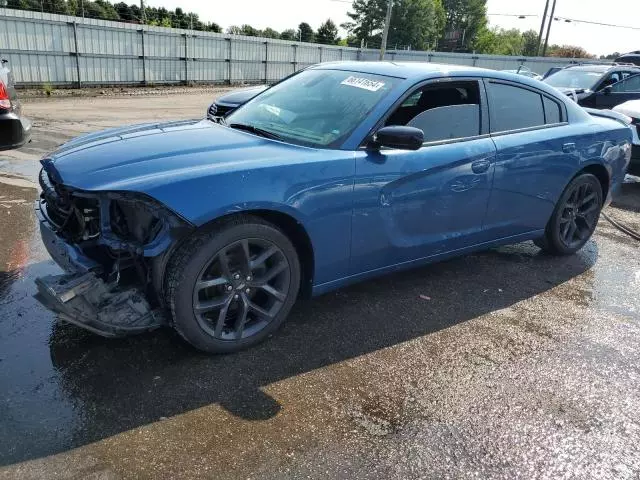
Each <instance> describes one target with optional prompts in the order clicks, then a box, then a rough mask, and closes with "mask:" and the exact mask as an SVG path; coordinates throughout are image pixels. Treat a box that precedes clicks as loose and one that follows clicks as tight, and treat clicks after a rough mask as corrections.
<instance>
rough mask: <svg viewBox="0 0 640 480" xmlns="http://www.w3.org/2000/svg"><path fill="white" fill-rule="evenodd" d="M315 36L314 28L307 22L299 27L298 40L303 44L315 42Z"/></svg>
mask: <svg viewBox="0 0 640 480" xmlns="http://www.w3.org/2000/svg"><path fill="white" fill-rule="evenodd" d="M314 36H315V34H314V33H313V28H311V25H309V24H308V23H306V22H302V23H301V24H300V25H298V39H299V40H300V41H301V42H313V40H314Z"/></svg>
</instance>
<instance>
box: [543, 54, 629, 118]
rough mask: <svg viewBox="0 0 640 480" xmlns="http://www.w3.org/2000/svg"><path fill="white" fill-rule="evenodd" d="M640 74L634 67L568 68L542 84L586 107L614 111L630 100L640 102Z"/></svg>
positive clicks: (594, 66)
mask: <svg viewBox="0 0 640 480" xmlns="http://www.w3.org/2000/svg"><path fill="white" fill-rule="evenodd" d="M638 75H640V67H638V66H636V65H632V64H624V65H610V64H609V65H601V64H585V65H571V66H569V67H565V68H563V69H561V70H558V71H557V72H555V73H553V74H551V75H549V76H548V77H547V78H545V79H544V80H543V81H544V82H545V83H548V84H549V85H551V86H552V87H555V88H557V89H558V90H560V91H562V92H563V93H565V94H566V95H568V96H569V97H571V98H573V99H574V100H575V101H576V102H578V103H579V104H580V105H582V106H583V107H589V108H597V109H611V108H613V107H615V106H616V105H619V104H621V103H624V102H627V101H629V100H635V99H640V88H637V83H638V81H637V80H638V79H637V78H636V77H637V76H638Z"/></svg>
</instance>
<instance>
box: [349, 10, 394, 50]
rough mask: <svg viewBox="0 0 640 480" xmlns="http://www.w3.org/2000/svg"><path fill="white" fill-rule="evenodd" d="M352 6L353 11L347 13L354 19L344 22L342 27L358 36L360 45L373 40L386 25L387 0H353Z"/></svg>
mask: <svg viewBox="0 0 640 480" xmlns="http://www.w3.org/2000/svg"><path fill="white" fill-rule="evenodd" d="M351 8H352V9H353V12H347V15H348V16H349V18H351V20H352V21H351V22H346V23H343V24H342V25H341V26H342V28H344V29H345V30H347V31H348V32H349V33H350V34H352V35H353V36H354V37H355V38H356V40H357V44H358V46H360V43H361V42H364V43H369V42H371V41H372V40H373V37H374V35H376V33H378V34H379V32H380V31H381V30H382V28H383V26H384V19H385V15H386V10H387V0H353V3H352V5H351Z"/></svg>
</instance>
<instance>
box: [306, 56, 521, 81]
mask: <svg viewBox="0 0 640 480" xmlns="http://www.w3.org/2000/svg"><path fill="white" fill-rule="evenodd" d="M311 68H313V69H326V70H329V69H331V70H345V71H352V72H360V73H369V74H372V75H386V76H389V77H397V78H404V79H407V80H420V79H423V78H424V79H428V78H437V77H446V76H450V75H453V76H457V77H461V76H469V77H491V78H503V79H505V80H515V81H518V82H521V81H522V78H523V76H522V75H517V74H515V73H510V72H500V71H498V70H490V69H487V68H477V67H468V66H466V65H447V64H441V63H430V62H359V61H346V62H328V63H321V64H318V65H316V66H314V67H311ZM524 78H526V77H524Z"/></svg>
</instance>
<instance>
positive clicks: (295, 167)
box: [37, 62, 632, 352]
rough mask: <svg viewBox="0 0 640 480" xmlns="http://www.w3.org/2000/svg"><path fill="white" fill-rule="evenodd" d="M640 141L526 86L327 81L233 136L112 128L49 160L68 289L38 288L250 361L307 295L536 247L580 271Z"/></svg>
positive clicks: (295, 84) (53, 234) (367, 69)
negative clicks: (569, 259) (529, 243)
mask: <svg viewBox="0 0 640 480" xmlns="http://www.w3.org/2000/svg"><path fill="white" fill-rule="evenodd" d="M631 137H632V136H631V131H630V129H629V127H628V126H627V125H626V124H624V123H623V122H619V121H617V120H614V119H610V118H603V117H596V116H591V115H589V114H588V113H587V112H586V111H585V110H584V109H582V108H580V107H579V106H578V105H577V104H575V103H574V102H572V101H571V100H569V99H568V98H567V97H566V96H565V95H562V94H561V93H559V92H558V91H557V90H555V89H554V88H552V87H550V86H548V85H546V84H544V83H542V82H538V81H536V80H533V79H530V78H527V77H525V76H522V75H513V74H509V73H504V72H497V71H493V70H483V69H476V68H472V67H462V66H451V65H437V64H433V63H417V62H415V63H414V62H411V63H392V62H337V63H325V64H321V65H318V66H315V67H311V68H309V69H307V70H305V71H303V72H301V73H299V74H297V75H295V76H292V77H291V78H289V79H287V80H285V81H283V82H281V83H279V84H277V85H275V86H273V87H271V88H270V89H269V90H267V91H265V92H263V93H262V94H261V95H259V96H258V97H256V98H255V99H254V100H252V101H251V102H249V103H246V104H245V105H243V106H241V107H240V108H238V109H236V110H235V111H234V112H232V113H231V114H229V115H227V116H226V117H225V118H224V119H222V120H221V121H220V122H219V123H214V122H210V121H208V120H206V119H205V120H202V121H181V122H172V123H168V124H159V125H157V124H154V125H141V126H133V127H125V128H119V129H112V130H107V131H104V132H97V133H92V134H89V135H86V136H84V137H79V138H77V139H74V140H72V141H71V142H69V143H67V144H65V145H63V146H62V147H60V148H59V149H58V150H57V151H54V152H52V153H51V154H50V155H47V157H46V158H44V159H43V160H42V162H41V163H42V166H43V168H42V171H41V172H40V184H41V187H42V196H41V200H40V202H39V205H38V209H37V212H38V215H39V218H40V228H41V232H42V239H43V241H44V244H45V246H46V247H47V250H48V251H49V252H50V253H51V256H52V257H53V259H54V260H56V262H58V264H59V265H60V266H61V267H63V268H64V269H65V270H67V272H68V273H66V274H64V275H60V276H52V277H51V276H50V277H44V278H40V279H38V280H37V284H38V289H39V292H40V295H41V300H42V301H43V302H44V303H45V305H47V306H48V307H49V308H51V309H52V310H54V311H55V312H57V313H58V314H60V316H61V318H62V319H64V320H66V321H69V322H71V323H74V324H76V325H79V326H81V327H83V328H86V329H88V330H91V331H93V332H96V333H100V334H103V335H107V336H117V335H124V334H129V333H137V332H140V331H145V330H148V329H152V328H156V327H159V326H161V325H167V326H171V327H174V328H175V329H176V330H177V331H178V332H179V333H180V334H181V335H182V336H183V337H184V338H185V339H186V340H187V341H188V342H190V343H191V344H192V345H194V346H195V347H196V348H199V349H201V350H204V351H207V352H231V351H236V350H238V349H241V348H245V347H248V346H250V345H254V344H256V343H257V342H259V341H261V340H264V339H266V338H267V337H268V336H269V335H271V334H272V333H273V332H274V331H275V330H276V329H277V328H278V327H279V325H280V324H282V322H283V321H284V320H285V319H286V317H287V316H288V314H289V311H290V310H291V308H292V306H293V305H294V303H295V302H296V300H297V299H298V297H299V296H306V295H320V294H323V293H326V292H329V291H331V290H334V289H337V288H340V287H342V286H345V285H348V284H351V283H354V282H358V281H361V280H365V279H368V278H373V277H376V276H379V275H381V274H384V273H388V272H396V271H399V270H402V269H407V268H410V267H415V266H417V265H422V264H426V263H430V262H435V261H439V260H442V259H445V258H450V257H454V256H457V255H461V254H465V253H469V252H473V251H477V250H484V249H487V248H490V247H494V246H497V245H504V244H511V243H516V242H520V241H525V240H534V241H535V242H536V244H537V245H538V246H539V247H541V248H542V249H544V250H545V251H547V252H549V253H551V254H556V255H569V254H573V253H575V252H576V251H578V250H579V249H581V248H582V247H583V246H584V245H585V243H586V242H587V241H588V240H589V238H590V237H591V235H592V234H593V231H594V229H595V227H596V224H597V222H598V218H599V215H600V211H601V209H602V208H603V206H605V205H607V204H608V202H609V201H610V198H611V195H612V193H613V192H615V191H616V189H617V188H618V187H619V186H620V184H621V183H622V181H623V179H624V174H625V170H626V168H627V164H628V162H629V158H630V155H631ZM523 281H526V280H525V279H523ZM312 340H313V339H309V341H312Z"/></svg>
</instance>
